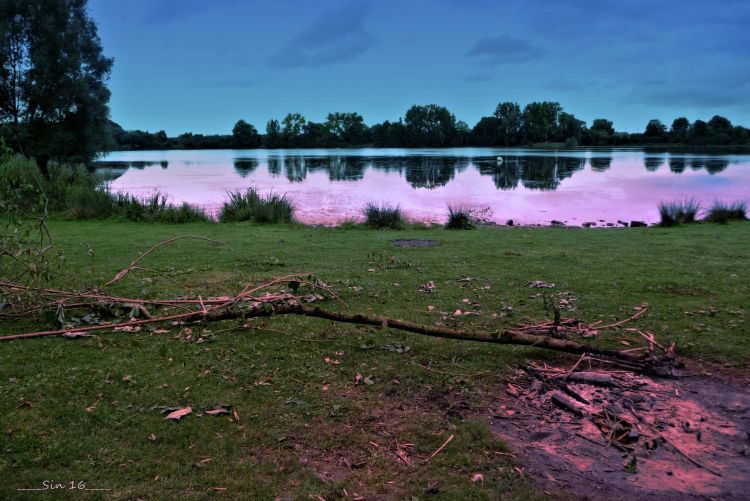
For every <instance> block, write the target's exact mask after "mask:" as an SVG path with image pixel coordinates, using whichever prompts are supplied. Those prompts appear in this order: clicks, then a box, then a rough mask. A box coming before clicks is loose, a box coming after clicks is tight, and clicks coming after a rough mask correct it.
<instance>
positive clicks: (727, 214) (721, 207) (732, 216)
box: [705, 201, 747, 224]
mask: <svg viewBox="0 0 750 501" xmlns="http://www.w3.org/2000/svg"><path fill="white" fill-rule="evenodd" d="M746 219H747V202H745V201H737V202H732V203H725V202H720V201H716V202H714V204H713V205H712V206H711V208H710V209H709V210H708V213H707V214H706V218H705V220H706V221H710V222H712V223H719V224H726V223H728V222H729V221H731V220H736V221H744V220H746Z"/></svg>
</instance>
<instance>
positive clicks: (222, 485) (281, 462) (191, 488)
mask: <svg viewBox="0 0 750 501" xmlns="http://www.w3.org/2000/svg"><path fill="white" fill-rule="evenodd" d="M50 229H51V232H52V235H53V237H54V239H55V244H56V245H57V246H59V247H60V248H61V249H63V250H64V255H65V264H64V266H63V271H64V273H65V274H66V275H67V276H68V277H69V278H68V279H66V280H65V281H67V282H69V283H70V282H71V281H72V280H73V278H75V281H76V282H78V283H83V284H89V285H99V286H101V285H102V284H104V283H105V282H107V280H109V279H110V278H112V277H113V276H114V275H115V274H116V273H117V272H118V271H120V270H121V269H123V268H125V267H126V266H127V265H128V264H129V263H130V262H131V260H132V259H133V258H135V257H136V256H138V255H139V254H140V253H141V252H143V251H145V250H146V249H147V248H149V247H150V246H151V245H153V244H155V243H157V242H159V241H162V240H165V239H167V238H169V237H172V236H177V235H196V236H201V237H206V238H211V239H216V240H221V241H223V242H226V243H227V244H229V245H230V246H231V249H230V248H225V247H221V246H218V245H215V244H211V243H209V242H205V241H197V240H182V241H179V242H176V243H175V244H173V245H171V246H167V247H164V248H161V249H159V250H158V251H156V252H154V253H153V254H151V255H149V256H148V257H147V258H146V260H144V262H143V266H145V267H148V268H151V269H155V270H159V271H161V272H162V273H158V274H157V273H154V272H143V271H138V272H134V273H131V274H129V275H128V276H126V277H125V278H124V279H123V280H121V281H119V282H117V283H116V284H114V285H113V286H111V287H108V288H107V290H108V291H110V292H113V293H114V292H116V293H117V294H119V295H123V296H138V297H173V296H177V295H184V294H186V293H187V292H186V290H185V289H190V290H191V291H193V292H200V293H201V294H202V295H203V296H204V297H206V296H208V295H226V294H231V293H234V292H237V291H238V290H239V289H241V288H242V286H243V285H244V284H246V283H261V282H263V281H264V280H266V279H268V278H270V277H273V276H277V275H285V274H290V273H296V272H303V273H312V274H314V275H316V276H317V277H319V278H320V279H321V280H323V281H325V282H326V283H327V284H328V285H329V286H330V287H331V288H332V289H333V290H335V291H337V292H338V293H339V294H340V296H341V298H342V299H343V300H345V301H346V302H347V303H348V305H349V306H348V307H344V306H343V305H341V304H340V303H337V302H334V301H328V302H326V303H325V306H326V307H328V308H331V309H338V310H342V311H352V312H358V311H361V312H368V313H375V314H388V315H389V316H393V317H398V318H404V319H409V320H413V321H418V322H422V323H430V324H434V323H435V322H440V323H443V324H445V325H448V326H454V327H472V326H473V327H481V328H483V329H500V328H505V327H511V326H513V325H515V324H516V323H519V322H523V321H524V319H525V317H533V318H536V319H542V318H544V316H545V310H544V308H543V298H542V295H543V294H548V295H550V296H551V297H552V298H553V299H554V300H555V301H556V302H557V303H558V304H561V305H562V307H563V314H564V315H565V316H575V317H578V318H581V319H584V320H586V321H589V322H591V321H596V320H600V319H601V320H603V321H604V322H609V321H610V320H614V319H617V320H619V319H624V318H627V317H629V316H631V315H632V314H633V313H634V311H635V310H634V308H635V307H644V306H646V305H647V307H648V312H647V314H646V315H644V316H642V317H640V318H638V319H637V320H635V321H633V322H632V326H637V327H639V328H641V329H645V330H650V331H653V332H655V333H656V334H657V338H658V339H660V340H662V341H664V342H669V341H671V340H674V341H676V343H677V352H678V355H679V356H681V357H685V358H686V359H687V362H688V364H689V365H690V364H691V363H693V361H704V362H708V363H712V364H721V365H724V366H728V367H732V368H735V369H739V370H747V368H748V360H749V356H750V329H749V328H748V325H747V315H748V310H747V308H748V304H749V302H748V300H749V299H750V285H748V284H750V267H748V266H747V263H748V262H749V261H750V260H749V259H748V258H750V248H748V246H747V242H750V223H732V224H729V225H713V224H693V225H684V226H679V227H675V228H633V229H596V230H593V229H592V230H584V229H566V228H480V229H477V230H471V231H447V230H444V229H442V228H435V229H407V230H402V231H373V230H367V229H363V228H357V227H354V228H313V227H304V226H291V227H287V226H255V225H250V224H243V223H231V224H207V223H196V224H185V225H158V224H144V223H141V224H136V223H123V222H114V221H98V222H90V221H89V222H76V221H63V220H56V221H53V222H52V223H51V225H50ZM396 239H399V240H407V239H418V240H430V241H432V242H433V243H434V245H433V246H431V247H408V248H401V247H398V246H396V245H394V243H393V240H396ZM1 275H2V273H0V276H1ZM536 280H541V281H544V282H546V283H549V284H554V285H555V286H554V288H550V289H540V288H531V287H529V282H532V281H536ZM65 281H63V280H62V279H61V280H60V281H59V282H58V283H56V284H55V285H57V286H61V285H62V284H63V283H64V282H65ZM430 281H431V282H433V284H434V285H435V288H434V289H431V290H432V292H422V291H420V288H421V287H422V286H423V285H424V284H426V283H428V282H430ZM178 284H180V285H178ZM456 310H461V313H462V314H461V315H456V314H455V313H456ZM466 312H470V313H472V314H469V315H466V314H465V313H466ZM474 313H476V314H474ZM629 325H630V324H629ZM51 327H52V324H51V323H50V322H49V321H45V320H43V319H38V320H28V321H25V322H10V321H7V320H6V321H2V324H0V334H2V335H7V334H13V333H19V332H27V331H33V330H42V329H47V328H51ZM161 331H167V332H161ZM621 334H622V335H618V336H616V337H614V338H611V339H609V340H601V341H600V342H609V343H618V342H619V340H621V338H622V337H623V336H626V335H628V334H627V333H626V332H623V333H621ZM326 359H327V360H326ZM527 359H535V360H537V361H544V360H554V361H558V362H565V363H567V362H568V361H570V363H572V362H574V361H575V357H567V356H562V355H557V354H549V353H544V352H542V351H541V350H538V349H530V348H522V347H512V346H497V345H484V344H478V343H470V342H460V341H453V340H444V339H433V338H426V337H422V336H419V335H414V334H406V333H402V332H397V331H391V330H388V329H385V330H384V329H377V328H371V327H364V326H355V325H343V324H341V325H336V324H333V323H331V322H327V321H324V320H318V319H310V318H304V317H278V318H277V317H272V318H267V319H258V320H253V321H250V322H249V323H247V324H245V327H243V324H241V323H238V322H237V321H231V322H225V323H221V324H212V325H191V326H180V325H167V326H164V327H163V328H162V329H159V331H149V330H147V329H144V330H142V331H141V332H107V331H103V332H98V333H95V336H94V337H90V338H77V339H64V338H61V337H49V338H39V339H28V340H22V341H14V342H6V343H2V344H0V411H1V412H0V448H1V449H2V455H0V498H2V499H15V498H18V499H27V498H30V497H31V495H30V494H29V493H27V492H23V491H18V490H17V489H20V488H44V486H45V485H49V484H48V483H47V484H45V483H44V482H45V481H47V482H50V481H53V482H56V483H63V484H66V486H67V487H68V488H69V487H70V482H74V483H75V485H76V486H79V484H78V482H83V483H84V484H85V486H86V487H87V488H89V489H108V490H105V491H87V492H86V493H85V494H84V493H80V494H81V495H82V496H83V495H85V496H86V497H93V498H96V497H101V498H107V499H109V498H114V499H136V498H144V499H145V498H149V499H168V498H177V497H186V498H194V499H203V498H209V497H217V498H229V499H273V498H275V497H279V498H281V499H300V498H303V499H309V498H312V499H320V498H322V499H326V500H331V499H356V498H357V496H364V497H367V498H379V499H381V498H399V499H402V498H410V497H413V496H415V497H419V498H427V497H430V498H435V499H456V498H476V499H497V498H524V499H525V498H545V497H549V496H553V497H554V496H557V495H559V493H552V494H550V493H545V492H543V491H540V490H538V489H537V488H536V487H535V485H534V483H533V482H532V481H531V479H530V478H528V476H527V475H526V474H525V473H524V470H523V464H521V463H520V462H519V461H518V460H517V459H516V458H514V457H513V455H512V454H509V451H508V450H507V449H506V447H505V446H504V444H502V443H501V442H499V441H498V440H497V439H496V438H494V437H493V436H492V434H491V432H490V430H489V427H488V426H487V418H488V416H491V415H492V413H493V408H494V406H496V404H497V401H496V399H495V395H497V394H498V393H499V392H500V391H501V389H502V388H503V386H504V383H503V381H504V378H505V376H506V374H507V371H508V370H509V369H510V368H512V367H513V366H514V365H516V364H518V363H520V362H523V361H524V360H527ZM358 376H359V377H358ZM188 404H190V405H191V406H192V408H193V413H192V414H190V415H188V416H186V417H184V418H183V419H182V420H180V421H178V422H174V421H169V420H165V419H164V414H162V413H161V412H160V409H159V408H160V407H167V408H178V407H185V406H187V405H188ZM217 406H225V407H226V408H230V409H231V411H232V412H231V413H230V414H229V415H218V416H211V415H207V414H205V412H204V411H205V410H208V409H212V408H215V407H217ZM451 436H453V437H454V438H453V439H452V440H451V441H450V442H448V444H447V445H446V446H445V447H444V448H443V449H442V450H441V451H440V452H438V453H437V454H435V455H434V456H433V457H431V458H430V456H431V455H432V454H433V453H434V452H435V451H436V450H437V449H438V448H439V447H440V446H441V445H443V444H445V443H446V441H447V440H448V438H449V437H451ZM80 485H83V484H80ZM32 494H33V493H32ZM44 495H45V496H46V497H49V498H60V499H63V498H69V497H74V496H72V495H71V493H70V490H68V489H66V490H62V489H60V490H55V491H54V492H53V491H48V492H45V493H44Z"/></svg>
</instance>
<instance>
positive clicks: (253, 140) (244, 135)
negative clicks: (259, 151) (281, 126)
mask: <svg viewBox="0 0 750 501" xmlns="http://www.w3.org/2000/svg"><path fill="white" fill-rule="evenodd" d="M232 146H234V147H235V148H257V147H258V146H260V134H258V129H256V128H255V127H254V126H253V125H250V124H249V123H247V122H245V121H244V120H238V121H237V123H236V124H234V127H233V128H232Z"/></svg>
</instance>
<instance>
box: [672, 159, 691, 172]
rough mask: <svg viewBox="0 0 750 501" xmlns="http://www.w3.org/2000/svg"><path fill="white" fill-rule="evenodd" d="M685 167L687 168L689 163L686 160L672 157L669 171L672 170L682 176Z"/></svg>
mask: <svg viewBox="0 0 750 501" xmlns="http://www.w3.org/2000/svg"><path fill="white" fill-rule="evenodd" d="M685 167H687V162H686V161H685V159H684V158H674V157H670V159H669V170H671V171H672V172H674V173H675V174H680V173H682V172H683V171H684V170H685Z"/></svg>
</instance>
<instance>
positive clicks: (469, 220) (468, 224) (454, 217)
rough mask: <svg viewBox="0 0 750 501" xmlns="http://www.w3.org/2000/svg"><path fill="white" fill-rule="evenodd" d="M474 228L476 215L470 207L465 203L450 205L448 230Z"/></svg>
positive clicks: (446, 226)
mask: <svg viewBox="0 0 750 501" xmlns="http://www.w3.org/2000/svg"><path fill="white" fill-rule="evenodd" d="M473 228H474V217H473V216H472V211H471V209H470V208H469V207H467V206H464V205H448V221H447V222H446V223H445V229H447V230H471V229H473Z"/></svg>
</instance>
